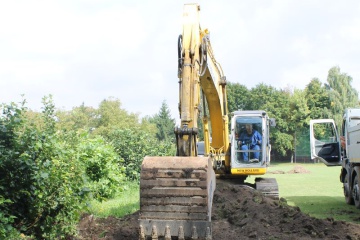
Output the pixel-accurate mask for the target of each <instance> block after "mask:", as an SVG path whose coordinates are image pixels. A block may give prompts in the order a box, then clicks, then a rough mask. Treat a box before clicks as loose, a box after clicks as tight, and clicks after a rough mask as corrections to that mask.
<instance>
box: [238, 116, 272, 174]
mask: <svg viewBox="0 0 360 240" xmlns="http://www.w3.org/2000/svg"><path fill="white" fill-rule="evenodd" d="M233 114H234V117H233V118H232V132H233V134H232V136H231V143H232V148H231V152H232V153H231V154H232V157H231V159H232V161H231V169H247V168H266V167H267V166H268V165H269V162H270V149H271V146H270V142H269V125H270V121H269V118H268V116H267V114H266V113H265V112H264V111H236V112H234V113H233ZM260 172H262V171H260Z"/></svg>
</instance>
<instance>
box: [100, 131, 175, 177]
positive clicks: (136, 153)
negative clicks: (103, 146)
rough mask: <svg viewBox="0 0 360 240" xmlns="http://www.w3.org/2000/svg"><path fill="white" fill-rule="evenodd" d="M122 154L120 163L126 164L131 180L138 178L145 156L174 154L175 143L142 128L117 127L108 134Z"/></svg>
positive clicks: (127, 174) (127, 173)
mask: <svg viewBox="0 0 360 240" xmlns="http://www.w3.org/2000/svg"><path fill="white" fill-rule="evenodd" d="M107 137H108V139H109V141H111V143H112V145H113V146H114V147H115V149H116V151H117V153H118V154H119V156H120V159H119V160H120V162H119V164H120V165H122V166H125V167H126V168H125V173H126V176H127V178H128V179H129V180H138V179H139V177H140V167H141V163H142V160H143V159H144V157H145V156H174V155H175V145H174V144H173V143H172V142H171V141H158V140H157V139H156V138H155V136H152V135H150V134H147V133H144V132H143V131H141V130H140V129H136V128H134V129H129V128H127V129H116V130H113V131H111V132H110V134H109V135H108V136H107Z"/></svg>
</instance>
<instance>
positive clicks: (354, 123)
mask: <svg viewBox="0 0 360 240" xmlns="http://www.w3.org/2000/svg"><path fill="white" fill-rule="evenodd" d="M359 124H360V117H358V116H353V117H351V118H350V120H349V127H355V126H357V125H359Z"/></svg>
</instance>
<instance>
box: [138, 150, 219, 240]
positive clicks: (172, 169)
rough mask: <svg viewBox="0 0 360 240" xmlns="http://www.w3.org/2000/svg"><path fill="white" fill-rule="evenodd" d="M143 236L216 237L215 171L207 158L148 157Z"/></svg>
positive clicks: (143, 187) (142, 180) (141, 222)
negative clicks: (213, 212) (213, 220)
mask: <svg viewBox="0 0 360 240" xmlns="http://www.w3.org/2000/svg"><path fill="white" fill-rule="evenodd" d="M140 176H141V177H140V216H139V236H140V237H139V239H140V240H147V239H152V240H155V239H165V240H170V239H171V237H172V236H176V237H178V239H179V240H181V239H206V240H210V239H212V237H211V236H212V234H211V231H212V230H211V207H212V199H213V194H214V190H215V186H216V183H215V181H216V180H215V179H216V178H215V173H214V171H213V169H212V164H211V161H210V159H209V158H207V157H145V158H144V160H143V163H142V166H141V175H140Z"/></svg>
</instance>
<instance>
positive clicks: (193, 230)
mask: <svg viewBox="0 0 360 240" xmlns="http://www.w3.org/2000/svg"><path fill="white" fill-rule="evenodd" d="M191 239H192V240H195V239H198V233H197V231H196V227H195V226H194V227H193V228H192V233H191Z"/></svg>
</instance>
